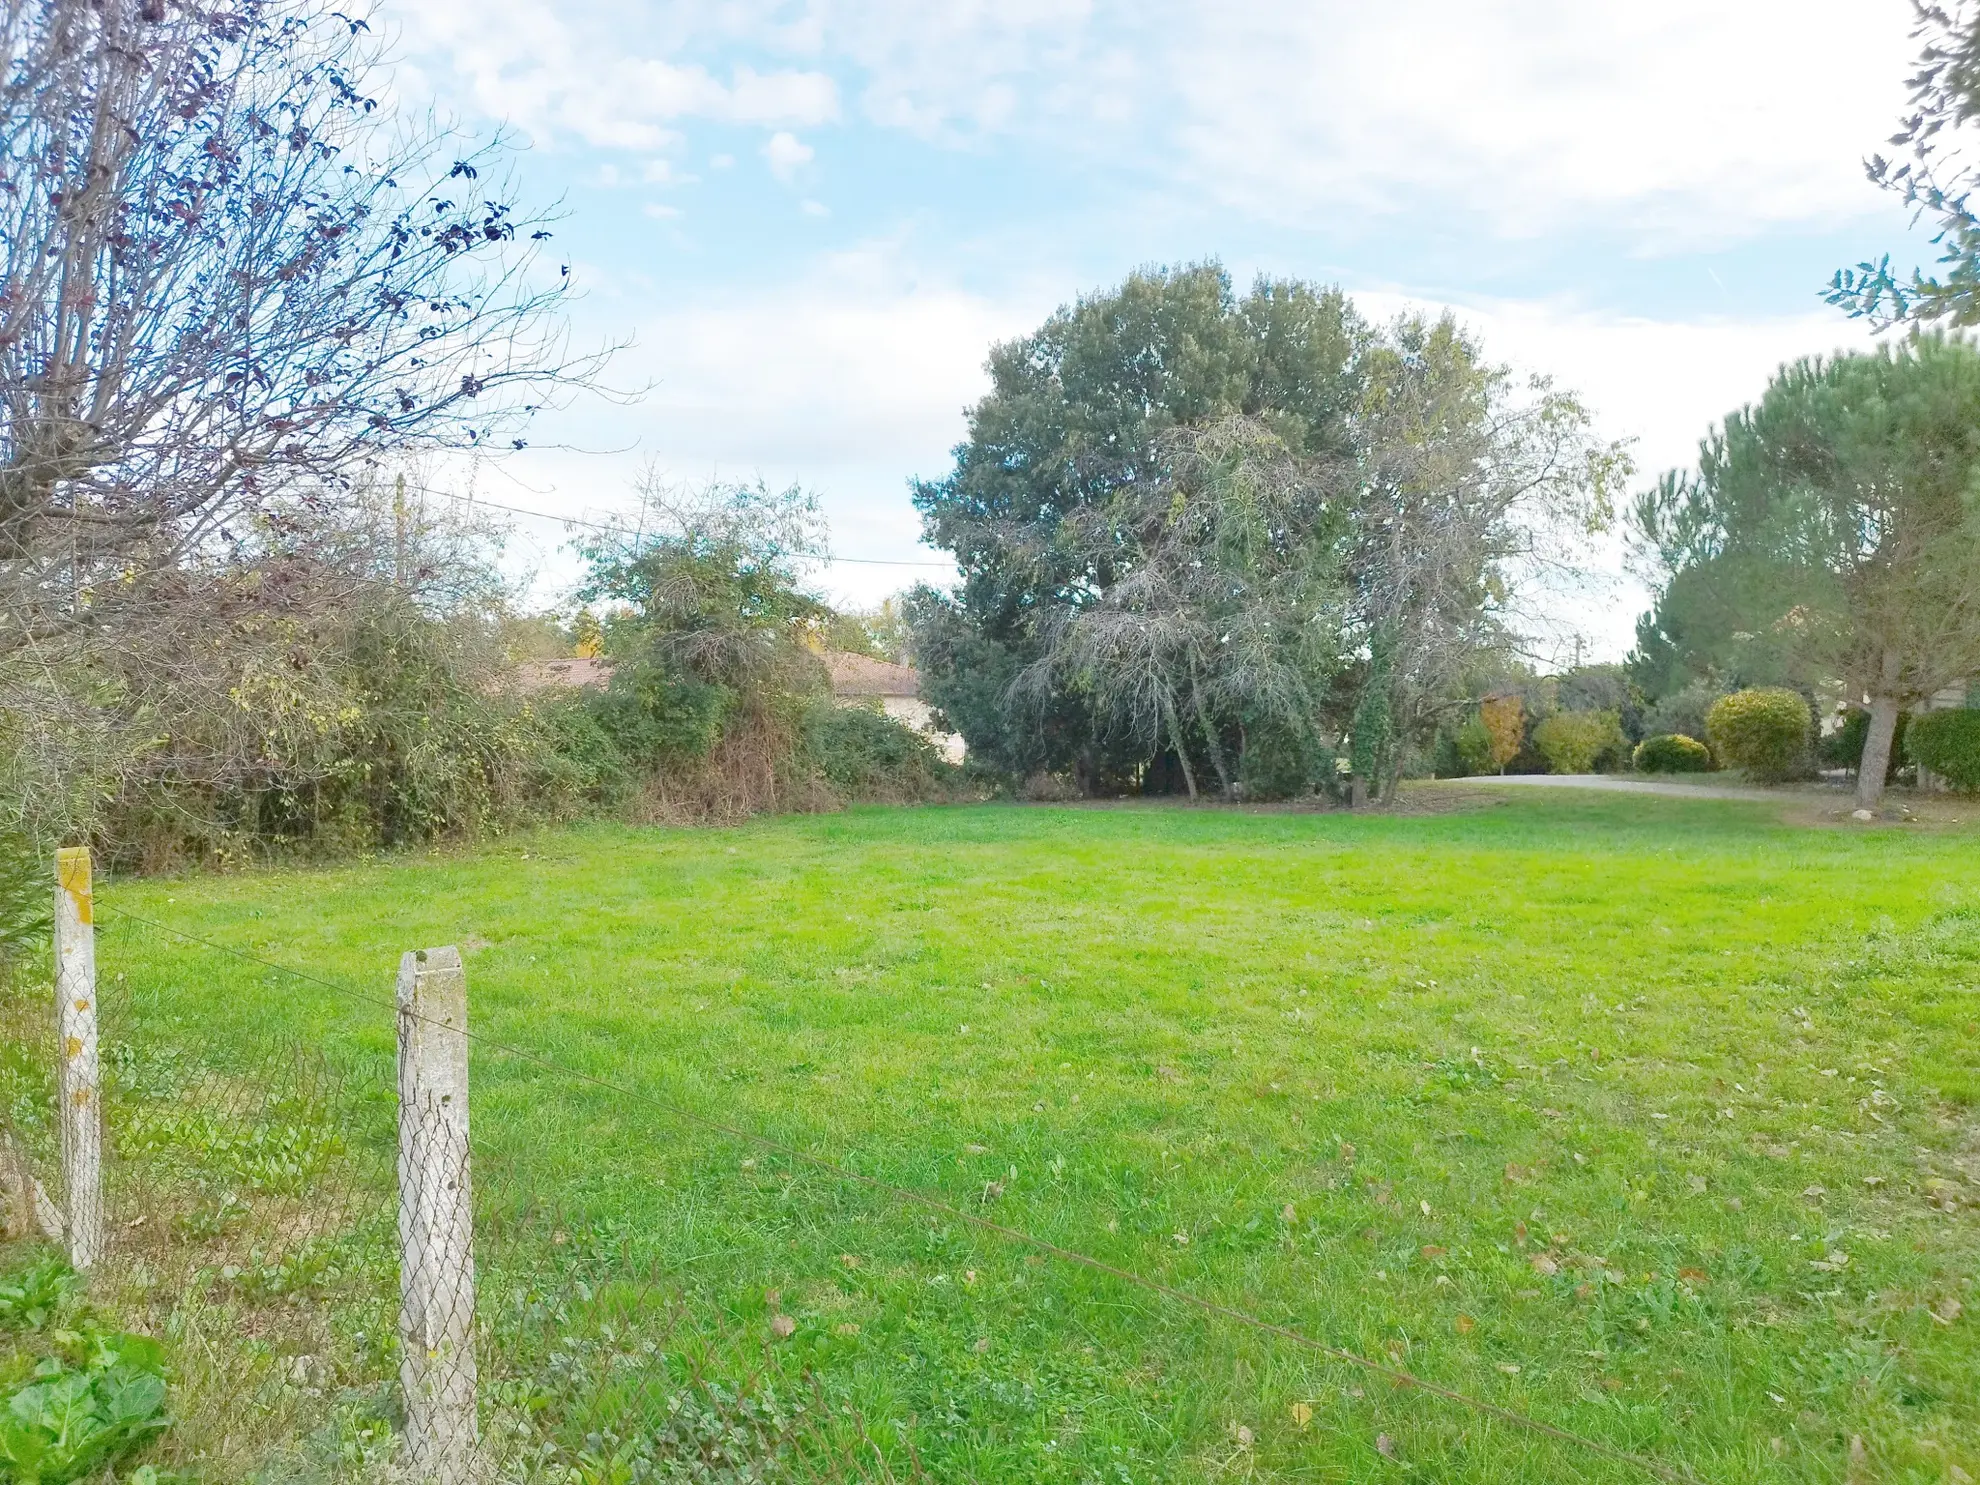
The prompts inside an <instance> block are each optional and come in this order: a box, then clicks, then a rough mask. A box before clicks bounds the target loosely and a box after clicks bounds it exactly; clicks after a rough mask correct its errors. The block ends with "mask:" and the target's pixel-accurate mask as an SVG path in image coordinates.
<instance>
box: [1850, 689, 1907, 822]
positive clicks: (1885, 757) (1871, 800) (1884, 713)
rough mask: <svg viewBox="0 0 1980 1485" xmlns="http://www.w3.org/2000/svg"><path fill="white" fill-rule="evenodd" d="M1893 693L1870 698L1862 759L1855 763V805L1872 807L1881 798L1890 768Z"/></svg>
mask: <svg viewBox="0 0 1980 1485" xmlns="http://www.w3.org/2000/svg"><path fill="white" fill-rule="evenodd" d="M1897 719H1898V704H1897V698H1896V697H1895V696H1873V697H1871V698H1870V730H1869V731H1868V732H1867V733H1865V734H1864V738H1863V761H1862V762H1861V763H1859V764H1857V766H1856V807H1857V808H1858V809H1860V810H1874V809H1875V808H1876V807H1877V806H1878V805H1879V804H1881V803H1883V799H1884V775H1885V774H1886V773H1888V772H1889V771H1890V766H1891V742H1892V740H1893V739H1894V738H1895V737H1896V736H1897Z"/></svg>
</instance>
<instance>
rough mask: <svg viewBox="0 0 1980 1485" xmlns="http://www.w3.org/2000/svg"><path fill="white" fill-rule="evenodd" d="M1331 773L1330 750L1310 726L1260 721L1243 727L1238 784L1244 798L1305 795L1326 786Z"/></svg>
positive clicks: (1282, 797) (1277, 798) (1269, 798)
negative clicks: (1293, 726)
mask: <svg viewBox="0 0 1980 1485" xmlns="http://www.w3.org/2000/svg"><path fill="white" fill-rule="evenodd" d="M1333 774H1334V754H1333V751H1332V750H1331V749H1330V748H1328V747H1327V745H1326V744H1325V743H1323V742H1322V741H1320V739H1319V738H1318V737H1316V736H1314V734H1313V732H1312V731H1311V730H1310V729H1295V728H1292V727H1287V726H1285V725H1283V724H1280V723H1275V722H1272V721H1260V722H1258V723H1256V724H1254V725H1252V726H1250V727H1247V728H1246V729H1245V731H1244V751H1243V752H1242V753H1240V754H1239V755H1238V788H1239V790H1240V792H1241V793H1242V794H1243V796H1244V797H1245V798H1246V799H1249V800H1279V799H1305V798H1307V797H1309V796H1311V795H1312V794H1313V793H1314V792H1315V791H1316V790H1320V789H1324V788H1326V787H1327V786H1328V785H1329V784H1330V783H1331V782H1332V780H1333Z"/></svg>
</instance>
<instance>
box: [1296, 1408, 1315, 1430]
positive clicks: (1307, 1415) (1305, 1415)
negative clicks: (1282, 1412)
mask: <svg viewBox="0 0 1980 1485" xmlns="http://www.w3.org/2000/svg"><path fill="white" fill-rule="evenodd" d="M1292 1421H1293V1427H1295V1428H1304V1427H1306V1425H1307V1424H1309V1423H1311V1422H1312V1421H1313V1409H1312V1408H1310V1407H1308V1406H1307V1405H1306V1404H1305V1403H1303V1402H1301V1403H1294V1404H1293V1405H1292Z"/></svg>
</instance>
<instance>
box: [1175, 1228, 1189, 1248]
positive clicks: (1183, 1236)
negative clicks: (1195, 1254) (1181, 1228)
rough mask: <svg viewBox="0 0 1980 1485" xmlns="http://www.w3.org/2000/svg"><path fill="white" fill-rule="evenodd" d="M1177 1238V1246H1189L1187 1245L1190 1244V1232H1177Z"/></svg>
mask: <svg viewBox="0 0 1980 1485" xmlns="http://www.w3.org/2000/svg"><path fill="white" fill-rule="evenodd" d="M1175 1238H1176V1246H1177V1247H1178V1248H1187V1247H1188V1246H1189V1234H1188V1233H1186V1232H1179V1233H1177V1234H1176V1235H1175Z"/></svg>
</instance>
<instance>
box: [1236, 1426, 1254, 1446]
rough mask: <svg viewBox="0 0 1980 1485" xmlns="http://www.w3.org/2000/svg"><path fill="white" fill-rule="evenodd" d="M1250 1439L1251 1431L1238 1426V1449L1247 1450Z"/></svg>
mask: <svg viewBox="0 0 1980 1485" xmlns="http://www.w3.org/2000/svg"><path fill="white" fill-rule="evenodd" d="M1251 1438H1252V1435H1251V1430H1250V1429H1248V1428H1246V1427H1245V1426H1244V1425H1243V1424H1239V1425H1238V1431H1237V1444H1238V1447H1239V1448H1240V1449H1249V1448H1250V1447H1251Z"/></svg>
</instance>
